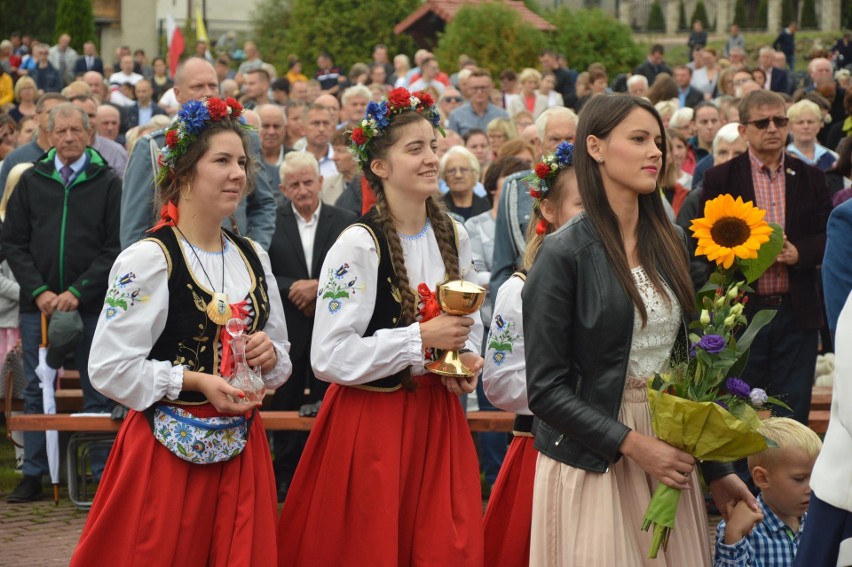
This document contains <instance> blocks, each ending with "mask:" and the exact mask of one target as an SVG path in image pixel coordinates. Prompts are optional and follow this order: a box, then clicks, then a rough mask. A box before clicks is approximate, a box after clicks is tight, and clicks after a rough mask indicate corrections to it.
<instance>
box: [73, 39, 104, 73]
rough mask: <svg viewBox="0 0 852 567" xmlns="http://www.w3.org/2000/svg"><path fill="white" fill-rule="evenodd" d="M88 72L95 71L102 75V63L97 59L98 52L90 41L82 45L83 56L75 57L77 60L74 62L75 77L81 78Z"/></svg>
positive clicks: (101, 60)
mask: <svg viewBox="0 0 852 567" xmlns="http://www.w3.org/2000/svg"><path fill="white" fill-rule="evenodd" d="M89 71H97V72H98V73H100V74H101V75H103V74H104V61H103V59H101V58H100V57H98V52H97V50H96V49H95V44H94V42H92V41H87V42H86V43H84V44H83V54H82V55H80V56H79V57H77V60H76V61H75V62H74V76H75V77H82V76H83V75H84V74H86V73H87V72H89Z"/></svg>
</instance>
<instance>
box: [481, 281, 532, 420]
mask: <svg viewBox="0 0 852 567" xmlns="http://www.w3.org/2000/svg"><path fill="white" fill-rule="evenodd" d="M524 283H525V281H524V280H523V279H522V278H520V277H518V276H512V277H511V278H509V279H508V280H506V282H505V283H504V284H503V285H501V286H500V289H499V291H498V292H497V299H496V300H495V301H494V318H493V319H492V320H491V330H490V332H489V334H488V342H487V345H486V347H487V348H486V350H485V368H483V370H482V387H483V388H484V389H485V395H486V396H488V399H489V400H490V401H491V403H492V404H494V406H495V407H498V408H500V409H502V410H506V411H510V412H513V413H517V414H521V415H532V412H531V411H530V408H529V404H528V402H527V370H526V368H527V366H526V361H525V359H524V318H523V304H522V302H521V291H522V290H523V289H524Z"/></svg>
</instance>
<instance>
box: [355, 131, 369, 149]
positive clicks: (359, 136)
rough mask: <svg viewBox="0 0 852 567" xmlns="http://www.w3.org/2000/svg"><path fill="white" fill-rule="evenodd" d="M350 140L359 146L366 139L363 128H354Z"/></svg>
mask: <svg viewBox="0 0 852 567" xmlns="http://www.w3.org/2000/svg"><path fill="white" fill-rule="evenodd" d="M352 141H353V142H355V143H356V144H358V145H359V146H360V145H361V144H363V143H364V142H366V141H367V136H366V135H365V134H364V129H363V128H355V129H354V130H352Z"/></svg>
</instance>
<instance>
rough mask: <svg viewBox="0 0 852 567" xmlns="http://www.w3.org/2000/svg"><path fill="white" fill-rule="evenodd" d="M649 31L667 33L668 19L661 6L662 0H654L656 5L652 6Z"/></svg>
mask: <svg viewBox="0 0 852 567" xmlns="http://www.w3.org/2000/svg"><path fill="white" fill-rule="evenodd" d="M648 31H649V32H665V31H666V18H665V16H663V7H662V6H660V0H654V3H653V4H651V13H650V14H649V15H648Z"/></svg>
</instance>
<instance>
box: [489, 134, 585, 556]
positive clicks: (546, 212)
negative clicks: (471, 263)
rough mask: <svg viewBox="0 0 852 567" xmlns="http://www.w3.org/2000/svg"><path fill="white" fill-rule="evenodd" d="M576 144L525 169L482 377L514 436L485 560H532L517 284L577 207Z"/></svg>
mask: <svg viewBox="0 0 852 567" xmlns="http://www.w3.org/2000/svg"><path fill="white" fill-rule="evenodd" d="M573 154H574V146H573V145H572V144H570V143H568V142H562V143H561V144H559V146H558V147H557V148H556V151H555V152H554V153H552V154H549V155H547V156H545V157H544V159H543V160H542V161H541V162H539V163H538V164H537V165H536V168H535V172H534V173H532V174H531V175H530V177H529V178H530V179H531V180H530V195H531V196H532V197H533V199H534V200H535V206H534V207H533V212H532V217H531V218H530V222H529V225H528V229H527V248H526V251H525V252H524V257H523V270H521V271H519V272H516V273H514V274H513V275H512V277H511V278H509V279H508V280H507V281H506V283H504V284H503V285H502V286H500V291H498V292H497V299H496V301H495V303H494V318H493V320H492V321H491V331H490V335H489V337H488V340H487V342H486V344H487V350H486V352H485V368H484V369H483V371H482V382H483V386H484V388H485V394H486V395H487V396H488V399H489V400H490V401H491V403H493V404H494V405H495V406H497V407H498V408H500V409H502V410H506V411H511V412H514V413H515V414H516V416H515V425H514V427H513V428H512V435H513V438H512V442H511V444H510V445H509V451H508V452H507V453H506V458H505V460H504V461H503V466H502V467H500V474H499V475H498V476H497V481H496V482H495V483H494V490H493V492H492V493H491V498H490V499H489V501H488V508H487V509H486V510H485V541H486V542H487V543H486V546H485V564H486V565H490V566H494V567H515V566H517V567H521V566H527V565H529V563H530V526H531V524H532V494H533V481H534V479H535V463H536V460H537V459H538V452H537V451H536V450H535V448H534V447H533V433H532V424H533V423H532V422H533V416H532V412H531V411H530V409H529V407H528V405H527V377H526V362H525V360H524V351H525V349H524V322H523V305H522V303H521V291H522V290H523V289H524V282H525V281H526V277H527V276H526V272H527V270H529V269H530V267H531V266H532V265H533V261H534V260H535V258H536V255H538V250H539V248H540V247H541V243H542V242H543V241H544V238H545V236H547V235H548V234H550V233H552V232H554V231H556V230H557V229H559V227H561V226H562V225H563V224H565V223H566V222H568V221H569V220H571V219H572V218H573V217H574V216H575V215H576V214H577V213H579V212H580V211H581V210H583V202H582V200H581V199H580V190H579V188H578V186H577V175H576V173H575V171H574V168H573V167H571V166H572V164H573Z"/></svg>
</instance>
